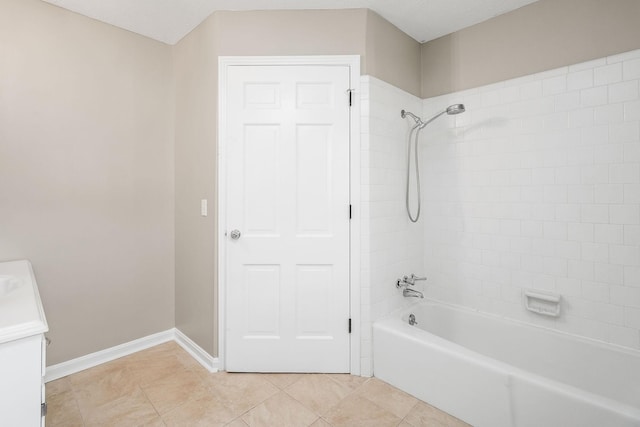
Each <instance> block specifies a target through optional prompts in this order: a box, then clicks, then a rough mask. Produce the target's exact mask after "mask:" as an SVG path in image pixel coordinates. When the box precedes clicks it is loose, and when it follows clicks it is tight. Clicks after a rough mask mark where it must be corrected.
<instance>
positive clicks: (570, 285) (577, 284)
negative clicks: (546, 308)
mask: <svg viewBox="0 0 640 427" xmlns="http://www.w3.org/2000/svg"><path fill="white" fill-rule="evenodd" d="M556 287H557V290H558V292H559V293H560V294H561V295H563V296H567V295H569V296H572V295H581V294H582V283H581V281H580V280H579V279H570V278H568V277H558V278H557V279H556Z"/></svg>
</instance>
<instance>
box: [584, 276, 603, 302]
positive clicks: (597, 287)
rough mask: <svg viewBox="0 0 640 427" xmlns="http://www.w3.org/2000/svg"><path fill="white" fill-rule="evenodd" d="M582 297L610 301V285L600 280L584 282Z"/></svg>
mask: <svg viewBox="0 0 640 427" xmlns="http://www.w3.org/2000/svg"><path fill="white" fill-rule="evenodd" d="M582 297H583V298H585V299H587V300H590V301H599V302H609V286H607V285H605V284H604V283H598V282H589V281H584V282H582Z"/></svg>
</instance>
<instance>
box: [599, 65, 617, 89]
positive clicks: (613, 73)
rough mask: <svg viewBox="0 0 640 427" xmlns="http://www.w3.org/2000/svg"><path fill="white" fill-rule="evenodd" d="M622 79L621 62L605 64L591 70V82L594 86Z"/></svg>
mask: <svg viewBox="0 0 640 427" xmlns="http://www.w3.org/2000/svg"><path fill="white" fill-rule="evenodd" d="M619 81H622V62H619V63H616V64H611V65H605V66H603V67H598V68H596V69H594V70H593V82H594V84H595V85H596V86H599V85H606V84H611V83H617V82H619Z"/></svg>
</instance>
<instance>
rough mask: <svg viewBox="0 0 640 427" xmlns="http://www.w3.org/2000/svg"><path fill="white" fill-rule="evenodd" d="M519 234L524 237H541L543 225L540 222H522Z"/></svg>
mask: <svg viewBox="0 0 640 427" xmlns="http://www.w3.org/2000/svg"><path fill="white" fill-rule="evenodd" d="M520 232H521V234H522V236H526V237H542V235H543V223H542V221H522V222H521V225H520Z"/></svg>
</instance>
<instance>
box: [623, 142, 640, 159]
mask: <svg viewBox="0 0 640 427" xmlns="http://www.w3.org/2000/svg"><path fill="white" fill-rule="evenodd" d="M622 150H623V161H625V162H635V163H640V143H639V142H629V143H626V144H622Z"/></svg>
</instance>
